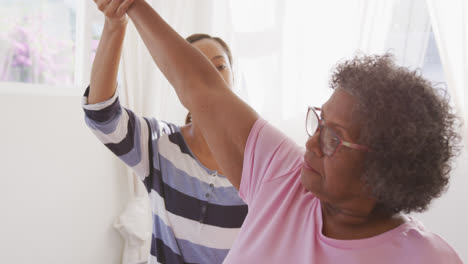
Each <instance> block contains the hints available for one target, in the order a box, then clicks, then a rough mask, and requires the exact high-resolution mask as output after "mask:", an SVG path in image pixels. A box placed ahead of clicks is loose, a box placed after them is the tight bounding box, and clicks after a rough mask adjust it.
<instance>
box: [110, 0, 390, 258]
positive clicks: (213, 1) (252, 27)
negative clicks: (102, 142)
mask: <svg viewBox="0 0 468 264" xmlns="http://www.w3.org/2000/svg"><path fill="white" fill-rule="evenodd" d="M147 1H148V2H149V3H150V4H151V5H152V6H153V7H154V8H155V9H156V10H157V11H158V12H159V13H160V14H161V16H162V17H163V18H165V19H166V21H167V22H168V23H169V24H170V25H171V26H173V27H174V28H175V29H176V30H177V31H178V32H179V33H180V34H181V35H182V36H184V37H186V36H188V35H190V34H192V33H209V34H212V35H215V36H219V37H221V38H223V39H224V40H225V41H226V42H227V43H228V44H229V45H230V46H231V48H232V50H233V55H234V71H235V87H234V90H235V92H236V93H237V94H238V95H239V96H240V97H241V98H243V99H244V100H245V101H247V102H248V103H249V104H250V105H251V106H253V107H254V108H255V109H256V110H257V111H258V112H259V113H260V114H261V115H262V116H263V117H264V118H266V119H267V120H269V121H270V122H272V123H273V124H275V125H276V126H277V127H279V128H280V129H282V130H283V131H284V132H285V133H287V134H288V135H289V136H291V137H292V138H293V139H294V140H295V141H296V142H297V143H299V144H301V145H303V144H304V143H305V141H306V133H305V131H304V119H305V111H306V107H307V105H317V106H320V105H321V104H323V103H324V102H325V100H326V99H327V98H328V97H329V95H330V94H331V92H332V91H331V89H329V88H328V79H329V76H330V70H331V68H332V67H333V66H334V65H335V64H336V63H337V61H339V60H340V59H342V58H350V57H351V56H352V55H353V54H354V53H355V52H356V50H361V51H363V52H366V53H367V52H372V53H381V52H383V51H384V50H385V40H386V37H387V33H388V31H389V27H390V23H391V17H392V11H393V6H394V4H395V3H396V2H397V1H393V0H392V1H385V2H384V1H378V2H377V1H365V0H351V1H350V0H330V1H320V2H318V1H308V0H288V1H286V0H255V1H251V0H230V1H227V0H226V1H219V0H197V1H187V0H147ZM120 80H121V81H120V93H121V98H122V102H123V105H125V106H127V107H129V108H131V109H132V110H133V111H135V113H136V114H138V115H142V116H155V117H157V118H159V119H162V120H167V121H170V122H173V123H176V124H179V125H182V124H183V120H184V118H185V114H186V110H185V109H184V108H183V107H182V106H181V104H180V103H179V101H178V99H177V96H176V95H175V92H174V91H173V89H172V88H171V87H170V85H169V83H168V82H167V81H166V79H165V78H164V76H163V75H162V74H161V73H160V72H159V70H158V69H157V67H156V66H155V64H154V62H153V61H152V58H151V56H150V55H149V53H148V51H147V49H146V47H145V46H144V44H143V42H142V41H141V39H140V38H139V36H138V33H137V31H136V29H135V28H134V27H133V25H131V24H130V25H129V28H128V31H127V37H126V40H125V45H124V51H123V58H122V65H121V73H120ZM128 174H129V188H130V190H131V193H132V197H131V201H130V202H129V206H128V207H127V209H126V211H125V212H124V213H123V214H122V215H121V216H120V217H119V218H118V219H117V221H116V227H117V228H118V229H119V231H120V232H121V233H122V235H123V236H124V238H125V239H126V248H125V249H124V257H123V259H124V261H123V263H138V261H141V262H142V261H144V260H146V258H147V256H148V253H149V244H150V243H149V242H150V235H151V224H150V222H151V221H150V213H149V206H148V204H147V199H145V198H146V195H147V194H146V190H145V189H144V187H143V186H142V185H141V183H140V181H139V180H138V179H136V178H135V177H134V176H133V175H132V173H131V172H130V171H129V173H128ZM145 210H146V211H145Z"/></svg>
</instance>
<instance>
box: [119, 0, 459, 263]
mask: <svg viewBox="0 0 468 264" xmlns="http://www.w3.org/2000/svg"><path fill="white" fill-rule="evenodd" d="M128 14H129V16H130V18H131V19H132V20H133V22H134V24H135V25H136V27H137V29H138V31H139V33H140V35H141V37H142V38H143V39H144V41H145V43H146V45H147V47H148V49H149V51H150V53H151V55H152V56H153V58H154V60H155V62H156V63H157V64H158V66H159V68H160V69H161V70H162V72H163V73H164V74H165V76H166V77H167V78H168V80H169V81H170V82H171V84H172V85H173V87H174V88H175V90H176V92H177V95H178V96H179V99H180V100H181V102H182V103H183V104H184V105H185V106H186V107H187V109H189V110H190V111H191V113H192V114H193V118H194V120H196V121H197V122H198V123H199V124H200V127H201V130H202V133H203V135H204V137H205V138H206V140H207V142H208V145H209V146H210V148H211V150H212V151H213V153H214V154H215V157H216V159H217V161H218V162H219V164H220V166H221V167H222V168H223V171H224V172H225V174H226V176H227V177H228V179H229V180H230V181H231V183H232V184H233V185H234V186H235V187H236V188H239V193H240V195H241V197H242V199H243V200H244V201H245V202H246V203H247V204H248V206H249V213H248V215H247V218H246V219H245V222H244V224H243V226H242V228H241V231H240V233H239V235H238V237H237V240H236V242H235V243H234V245H233V247H232V249H231V251H230V252H229V254H228V256H227V258H226V260H225V262H224V263H321V264H322V263H351V264H354V263H355V264H358V263H424V264H427V263H462V261H461V260H460V258H459V257H458V255H457V253H456V252H455V251H454V250H453V249H452V247H451V246H450V245H448V244H447V243H446V242H445V241H444V240H443V239H442V238H441V237H439V236H438V235H436V234H434V233H432V232H430V231H428V230H427V229H425V228H424V226H423V225H422V224H421V223H420V222H419V221H418V220H416V219H414V218H413V217H409V216H406V215H405V214H404V213H409V212H413V211H423V210H425V209H426V208H427V206H428V205H429V203H430V202H431V201H432V200H433V199H434V198H435V197H438V196H440V194H441V193H442V192H443V191H444V190H445V188H446V186H447V183H448V178H449V172H450V169H451V167H450V162H451V160H452V159H453V157H454V156H455V155H456V154H457V152H458V144H459V136H458V134H457V132H456V127H455V125H456V117H455V116H454V115H453V114H452V110H451V109H450V107H449V105H448V103H447V101H446V100H445V99H443V98H442V97H441V96H440V95H438V94H437V92H436V91H435V90H434V88H433V87H432V86H431V84H430V83H429V82H427V81H426V80H424V79H423V78H422V77H420V76H419V75H418V74H417V73H416V72H411V71H409V70H408V69H406V68H402V67H398V66H396V65H395V64H394V63H393V60H392V58H391V56H389V55H384V56H357V57H355V58H354V59H352V60H349V61H345V62H344V63H341V64H339V65H338V66H337V67H336V70H335V72H334V74H333V75H332V78H331V86H332V88H334V93H333V95H332V96H331V97H330V98H329V100H328V101H327V102H326V103H325V104H324V105H323V106H321V107H320V108H317V107H309V109H308V113H307V118H306V130H307V133H308V134H309V139H308V140H307V142H306V150H305V152H304V151H303V149H302V148H300V147H299V146H297V145H296V144H295V143H294V142H293V141H292V140H291V139H289V138H288V137H287V136H285V135H284V134H282V133H281V132H280V131H279V130H277V129H275V128H274V127H273V126H272V125H271V124H269V123H268V122H267V121H265V120H263V119H262V118H261V117H260V116H259V115H258V114H257V113H256V112H255V111H254V110H253V109H252V108H250V107H249V106H248V105H247V104H245V103H244V102H243V101H242V100H240V99H239V98H238V97H236V96H235V95H234V94H233V92H232V91H231V90H230V89H229V88H228V87H227V85H226V83H225V82H224V81H223V79H222V78H221V76H220V75H219V74H218V73H217V72H216V69H215V68H214V67H213V66H212V65H211V64H210V63H209V61H208V60H206V58H205V57H204V56H203V55H202V54H200V53H199V52H198V51H197V50H196V49H194V48H193V47H191V45H190V44H188V43H187V42H186V41H185V40H184V39H183V38H181V37H180V36H179V35H178V34H177V33H176V32H175V31H174V30H172V29H171V28H170V27H169V26H168V25H167V24H166V23H165V22H164V21H163V20H162V19H161V17H160V16H159V15H158V14H157V13H156V12H155V11H154V10H153V9H152V8H151V7H150V6H149V5H148V4H147V3H146V2H145V1H143V0H135V2H134V3H133V5H132V7H130V9H129V10H128ZM195 65H196V67H195Z"/></svg>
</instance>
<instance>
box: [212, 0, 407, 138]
mask: <svg viewBox="0 0 468 264" xmlns="http://www.w3.org/2000/svg"><path fill="white" fill-rule="evenodd" d="M398 2H399V1H393V0H391V1H366V0H351V1H349V0H330V1H307V0H288V1H285V0H256V1H249V0H235V1H218V2H216V3H215V10H216V13H215V14H214V16H213V20H212V31H213V32H215V34H217V35H220V36H222V37H224V38H225V39H226V40H227V41H228V42H229V43H230V44H231V46H232V48H233V50H234V52H235V54H234V57H235V59H236V60H237V64H236V65H237V71H238V73H237V79H236V91H238V93H239V94H240V95H241V96H242V97H243V99H244V100H246V101H247V102H248V103H249V104H250V105H251V106H253V107H254V108H255V109H256V110H257V111H258V112H259V113H260V114H261V115H262V116H263V117H264V118H266V119H267V120H269V121H270V122H272V123H273V124H275V125H276V126H278V127H279V128H280V129H282V130H283V131H284V132H285V133H287V134H288V135H289V136H291V137H292V138H293V139H294V140H295V141H296V142H297V143H299V144H301V145H302V144H304V142H305V140H306V133H305V131H304V118H305V112H306V107H307V105H317V106H320V105H321V104H323V103H324V102H325V100H326V99H327V98H328V97H329V96H330V94H331V92H332V91H331V89H329V88H328V87H329V85H328V79H329V77H330V70H331V69H332V68H333V66H334V65H335V64H336V63H337V62H338V61H340V60H341V59H343V58H350V57H351V56H352V55H353V54H354V53H355V52H356V51H357V50H360V51H362V52H365V53H382V52H384V51H385V43H386V39H387V35H388V32H389V29H390V25H391V21H392V15H393V7H394V6H395V4H396V3H398Z"/></svg>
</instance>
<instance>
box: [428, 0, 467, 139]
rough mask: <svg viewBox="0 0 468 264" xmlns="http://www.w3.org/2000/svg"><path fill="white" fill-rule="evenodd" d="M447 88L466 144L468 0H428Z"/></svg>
mask: <svg viewBox="0 0 468 264" xmlns="http://www.w3.org/2000/svg"><path fill="white" fill-rule="evenodd" d="M427 6H428V9H429V15H430V18H431V22H432V29H433V31H434V35H435V39H436V42H437V46H438V48H439V53H440V58H441V61H442V67H443V69H444V75H445V79H446V80H447V85H448V89H449V92H450V95H451V98H452V99H453V103H454V104H455V107H456V109H457V112H458V113H459V115H460V116H462V117H463V119H464V123H465V124H464V127H463V134H464V140H465V146H467V145H468V144H467V143H468V128H467V122H468V109H467V105H468V92H467V89H468V51H467V47H468V3H467V1H465V0H452V1H442V0H427Z"/></svg>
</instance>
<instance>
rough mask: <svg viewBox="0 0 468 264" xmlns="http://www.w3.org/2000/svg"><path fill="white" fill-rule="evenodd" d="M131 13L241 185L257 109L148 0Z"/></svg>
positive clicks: (232, 177) (220, 159)
mask: <svg viewBox="0 0 468 264" xmlns="http://www.w3.org/2000/svg"><path fill="white" fill-rule="evenodd" d="M128 15H129V16H130V18H131V19H132V21H133V23H134V24H135V26H136V28H137V30H138V32H139V34H140V36H141V38H142V39H143V41H144V42H145V45H146V47H147V48H148V50H149V52H150V53H151V56H152V57H153V59H154V61H155V62H156V64H157V65H158V67H159V68H160V70H161V71H162V72H163V74H164V75H165V76H166V78H167V79H168V80H169V82H170V83H171V84H172V86H173V87H174V88H175V91H176V93H177V95H178V97H179V99H180V101H181V102H182V104H183V105H184V106H185V107H187V109H189V111H190V112H191V113H192V118H193V119H194V120H195V121H196V122H197V123H198V124H199V125H200V127H201V130H202V133H203V136H204V137H205V139H206V141H207V143H208V145H209V147H210V149H211V151H212V152H213V154H214V157H215V158H216V160H217V162H218V164H219V165H220V166H221V168H222V169H223V171H224V173H225V174H226V177H228V179H229V180H230V181H231V183H232V184H233V185H234V186H235V187H236V188H239V185H240V181H241V174H242V163H243V158H244V149H245V144H246V141H247V138H248V136H249V133H250V130H251V128H252V126H253V124H254V123H255V121H256V120H257V118H258V115H257V113H256V112H255V111H254V110H253V109H252V108H250V107H249V106H248V105H247V104H246V103H244V102H243V101H242V100H240V99H239V98H238V97H237V96H236V95H235V94H234V93H233V92H232V91H231V90H230V89H229V88H228V87H227V85H226V83H225V82H224V80H223V78H222V77H221V75H220V74H219V72H218V71H217V70H216V68H215V67H214V66H213V65H212V64H211V63H210V62H209V61H208V59H207V58H206V57H205V56H204V55H203V54H202V53H201V52H199V51H198V50H197V49H196V48H194V47H192V46H191V45H190V44H189V43H188V42H187V41H185V40H184V39H183V38H182V37H181V36H179V35H178V34H177V32H175V31H174V30H173V29H172V28H171V27H170V26H169V25H168V24H167V23H165V22H164V20H163V19H162V18H161V17H160V16H159V15H158V14H157V13H156V11H155V10H154V9H153V8H152V7H151V6H150V5H149V4H148V3H146V2H145V1H144V0H135V2H134V3H133V4H132V6H131V7H130V9H129V10H128Z"/></svg>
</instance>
